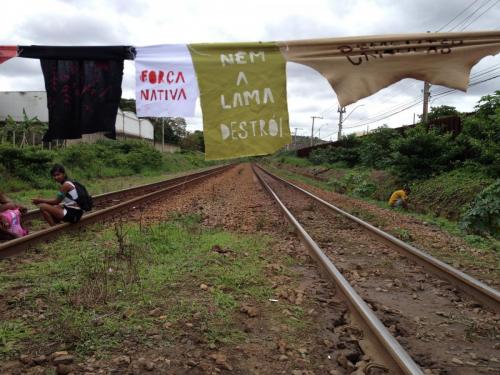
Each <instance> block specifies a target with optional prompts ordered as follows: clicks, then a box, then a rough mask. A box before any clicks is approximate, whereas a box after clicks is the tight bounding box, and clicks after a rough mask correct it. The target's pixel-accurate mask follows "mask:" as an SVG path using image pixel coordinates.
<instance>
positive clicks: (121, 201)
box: [0, 165, 233, 259]
mask: <svg viewBox="0 0 500 375" xmlns="http://www.w3.org/2000/svg"><path fill="white" fill-rule="evenodd" d="M232 167H233V165H224V166H221V167H215V168H212V169H209V170H204V171H201V172H196V173H191V174H187V175H183V176H180V177H175V178H172V179H169V180H164V181H160V182H156V183H153V184H146V185H141V186H136V187H133V188H130V189H123V190H119V191H114V192H111V193H106V194H101V195H99V196H96V197H94V199H95V206H96V207H95V208H94V210H93V211H91V212H89V213H86V214H84V215H83V216H82V218H81V220H80V221H79V222H78V223H77V224H69V223H62V224H58V225H56V226H53V227H49V228H46V229H42V230H39V231H36V232H33V233H31V234H29V235H27V236H25V237H22V238H17V239H14V240H11V241H6V242H3V243H0V259H2V258H6V257H9V256H12V255H16V254H19V253H21V252H22V251H24V250H26V249H28V248H30V247H33V246H35V245H36V244H38V243H40V242H43V241H48V240H50V239H53V238H56V237H58V236H59V235H60V234H61V233H63V232H66V231H70V230H78V229H80V228H82V227H83V226H86V225H89V224H92V223H96V222H100V221H102V220H104V219H106V218H109V217H113V216H117V215H120V214H122V213H123V212H125V211H127V210H130V209H135V208H137V207H140V206H141V205H143V204H144V203H146V202H147V203H148V204H149V203H151V202H152V201H154V200H157V199H161V198H163V197H164V196H167V195H169V194H172V193H175V192H177V191H179V190H182V189H184V188H186V187H188V186H189V185H191V184H195V183H199V182H201V181H203V180H204V179H207V178H209V177H212V176H215V175H217V174H220V173H223V172H225V171H227V170H228V169H229V168H232ZM25 217H26V216H25ZM38 218H41V214H40V212H39V210H33V211H30V212H29V213H28V214H27V220H34V219H38Z"/></svg>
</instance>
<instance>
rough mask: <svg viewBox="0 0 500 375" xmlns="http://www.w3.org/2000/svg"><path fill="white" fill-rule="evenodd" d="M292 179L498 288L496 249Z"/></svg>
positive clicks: (499, 265)
mask: <svg viewBox="0 0 500 375" xmlns="http://www.w3.org/2000/svg"><path fill="white" fill-rule="evenodd" d="M294 171H295V172H296V173H297V172H299V171H300V168H298V167H295V168H294ZM293 183H294V184H295V185H297V186H300V187H302V188H304V189H306V190H308V191H310V192H311V193H313V194H315V195H317V196H318V197H320V198H322V199H324V200H326V201H327V202H330V203H332V204H333V205H335V206H337V207H339V208H341V209H343V210H345V211H347V212H349V213H351V214H353V215H355V216H359V217H361V218H362V219H363V220H365V221H367V222H369V223H370V224H372V225H374V226H376V227H378V228H380V229H382V230H384V231H386V232H388V233H391V234H392V235H394V236H396V237H398V238H400V239H401V240H403V241H405V242H408V243H410V244H412V245H413V246H416V247H417V248H419V249H421V250H423V251H425V252H428V253H430V254H431V255H433V256H435V257H437V258H438V259H440V260H442V261H445V262H447V263H449V264H451V265H452V266H453V267H455V268H458V269H460V270H461V271H463V272H465V273H467V274H469V275H471V276H473V277H475V278H477V279H478V280H481V281H482V282H484V283H486V284H488V285H490V286H492V287H495V288H497V289H498V288H499V287H500V256H499V255H498V254H495V253H494V252H493V251H490V252H487V251H481V250H478V249H475V248H473V247H471V246H469V245H468V244H467V243H466V242H465V241H464V240H463V239H462V238H460V237H457V236H452V235H450V234H449V233H448V232H445V231H444V230H442V229H440V228H439V227H437V226H434V225H430V224H429V223H427V222H425V221H422V220H419V219H417V218H415V217H412V216H409V215H406V214H404V213H402V212H399V211H397V210H393V209H389V208H381V207H378V206H376V205H374V204H371V203H368V202H365V201H362V200H360V199H355V198H352V197H349V196H347V195H344V194H338V193H335V192H331V191H325V190H322V189H319V188H317V187H314V186H312V185H309V184H306V183H303V182H299V181H294V182H293Z"/></svg>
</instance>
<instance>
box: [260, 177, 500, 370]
mask: <svg viewBox="0 0 500 375" xmlns="http://www.w3.org/2000/svg"><path fill="white" fill-rule="evenodd" d="M265 179H266V180H267V181H268V182H269V183H270V185H271V186H272V188H273V189H275V191H276V192H277V194H278V195H279V197H280V198H281V199H282V200H283V202H284V204H285V205H286V206H287V207H288V208H289V209H291V211H292V213H293V214H294V215H295V216H296V217H297V218H298V220H299V221H300V223H301V224H302V225H303V226H304V228H305V229H306V230H307V231H308V233H309V234H310V235H311V236H312V237H313V239H314V240H315V241H317V242H318V244H319V245H320V246H321V248H322V249H323V250H324V251H325V252H326V254H327V255H329V256H330V257H331V258H332V260H333V262H334V264H336V265H337V267H339V269H340V270H341V272H342V273H343V274H344V275H345V276H346V277H347V278H348V280H349V281H350V283H351V284H352V285H353V286H354V287H355V289H356V290H357V291H358V293H359V294H360V295H361V296H362V297H363V299H364V300H365V301H369V302H370V304H371V305H372V307H373V308H374V310H375V311H376V314H377V315H378V317H379V319H380V320H381V321H382V322H383V323H384V324H385V325H386V326H387V327H388V328H389V330H390V331H391V332H392V333H393V334H394V335H395V337H396V338H397V339H398V341H399V342H400V343H401V345H402V346H403V347H404V348H405V349H406V350H407V351H408V352H409V353H410V355H411V356H412V358H414V360H415V361H416V362H417V363H418V364H419V365H420V366H422V367H423V368H427V369H432V373H435V374H463V375H465V374H482V373H491V374H493V373H497V372H498V371H500V364H499V359H498V353H499V347H498V339H499V337H500V336H499V332H498V330H497V327H498V324H499V323H500V317H499V316H497V315H496V314H494V313H491V312H489V311H487V310H485V309H482V308H480V305H479V304H477V303H476V302H475V301H473V300H471V299H469V298H468V297H467V296H465V295H464V294H463V293H460V292H459V291H457V290H456V289H455V288H454V287H453V286H451V285H449V284H448V283H447V282H444V281H442V280H439V279H437V278H435V277H433V276H432V275H429V274H427V273H426V272H425V270H424V269H423V268H422V267H420V266H416V265H414V264H412V263H411V262H409V261H407V260H406V259H405V258H404V257H402V256H401V255H400V254H399V253H398V252H396V251H394V250H392V249H391V248H390V247H387V246H385V245H384V244H383V243H380V242H379V241H376V240H373V238H372V237H370V236H369V235H368V234H367V233H366V232H365V231H364V230H363V229H362V228H361V227H360V226H358V225H357V224H355V223H353V222H352V221H350V220H348V219H346V218H344V217H342V216H340V215H338V214H336V213H333V212H332V211H330V210H328V209H327V208H326V207H324V206H323V205H320V204H318V203H315V202H314V201H313V200H312V199H311V198H308V197H306V196H305V195H303V194H302V193H299V192H298V191H297V190H295V189H291V188H288V187H285V186H284V185H283V184H282V183H280V182H276V181H274V180H272V179H271V178H269V177H268V176H265Z"/></svg>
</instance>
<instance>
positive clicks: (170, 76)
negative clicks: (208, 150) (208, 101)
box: [135, 44, 199, 117]
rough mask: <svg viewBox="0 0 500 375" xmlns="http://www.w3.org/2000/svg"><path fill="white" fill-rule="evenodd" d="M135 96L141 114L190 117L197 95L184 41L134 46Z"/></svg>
mask: <svg viewBox="0 0 500 375" xmlns="http://www.w3.org/2000/svg"><path fill="white" fill-rule="evenodd" d="M136 50H137V55H136V58H135V72H136V73H135V76H136V78H135V97H136V108H137V115H138V116H140V117H146V116H154V117H178V116H181V117H184V116H186V117H193V116H194V110H195V106H196V99H197V98H198V96H199V92H198V82H197V81H196V74H195V72H194V66H193V61H192V59H191V54H190V53H189V50H188V48H187V46H186V45H185V44H164V45H157V46H149V47H137V48H136Z"/></svg>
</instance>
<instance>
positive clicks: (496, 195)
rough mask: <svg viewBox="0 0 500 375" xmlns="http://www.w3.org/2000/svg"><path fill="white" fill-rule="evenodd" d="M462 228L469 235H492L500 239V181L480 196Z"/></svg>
mask: <svg viewBox="0 0 500 375" xmlns="http://www.w3.org/2000/svg"><path fill="white" fill-rule="evenodd" d="M460 226H461V228H462V229H463V230H465V231H466V232H468V233H474V234H481V235H484V234H490V235H492V236H493V237H494V238H496V239H500V180H497V181H496V182H495V183H493V184H492V185H490V186H489V187H487V188H486V189H484V190H483V191H482V192H481V193H479V194H478V196H477V197H476V198H475V199H474V201H473V202H472V204H471V206H470V208H469V209H468V210H467V212H466V213H465V215H463V217H462V220H461V222H460Z"/></svg>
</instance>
